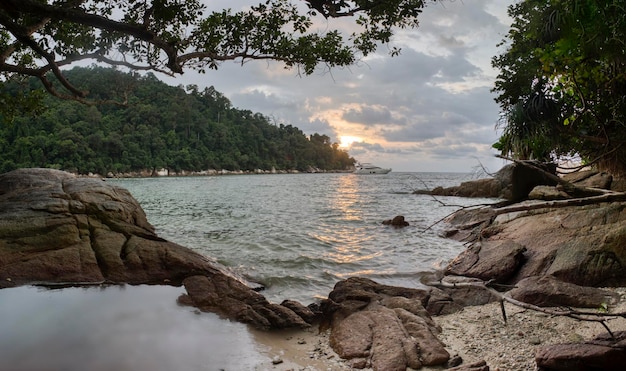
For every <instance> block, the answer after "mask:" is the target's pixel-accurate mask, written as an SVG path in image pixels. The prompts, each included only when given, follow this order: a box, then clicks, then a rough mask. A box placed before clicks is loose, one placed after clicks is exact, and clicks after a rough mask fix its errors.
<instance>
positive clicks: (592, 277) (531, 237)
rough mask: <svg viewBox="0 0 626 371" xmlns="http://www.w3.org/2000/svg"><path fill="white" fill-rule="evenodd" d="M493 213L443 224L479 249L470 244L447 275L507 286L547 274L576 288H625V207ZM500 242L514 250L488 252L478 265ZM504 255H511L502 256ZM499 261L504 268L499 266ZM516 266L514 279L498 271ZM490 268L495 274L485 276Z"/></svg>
mask: <svg viewBox="0 0 626 371" xmlns="http://www.w3.org/2000/svg"><path fill="white" fill-rule="evenodd" d="M526 204H528V205H531V204H532V203H531V202H527V203H526ZM524 205H525V203H520V204H518V205H517V206H520V207H522V206H524ZM494 213H495V210H494V209H493V208H486V209H484V210H478V211H476V214H475V215H472V212H471V211H469V210H464V211H461V212H460V215H459V216H452V217H450V218H448V219H446V221H447V222H449V223H452V226H453V227H457V228H458V229H459V230H462V232H459V233H458V234H459V235H463V236H464V238H465V240H466V241H480V242H476V243H479V244H480V245H479V246H476V245H472V246H471V247H470V249H468V250H467V251H464V252H463V253H462V254H461V255H460V256H459V257H457V259H455V261H453V263H451V265H450V267H449V269H450V270H449V273H450V274H464V273H470V274H472V277H479V278H481V277H482V278H484V279H491V278H496V277H497V279H498V280H499V281H502V280H503V279H504V281H503V283H508V284H514V283H516V282H518V281H520V280H522V279H524V278H527V277H532V276H543V275H552V276H554V277H556V278H558V279H559V280H561V281H563V282H570V283H575V284H577V285H581V286H592V287H599V286H619V285H626V270H625V269H624V268H623V267H625V266H626V249H624V248H623V246H625V245H626V202H610V203H597V204H591V205H585V206H567V207H559V208H544V209H539V210H533V211H528V212H524V211H515V212H511V213H503V214H500V215H498V216H495V214H494ZM468 221H469V223H467V224H459V223H466V222H468ZM455 238H456V237H455ZM505 241H513V242H514V245H512V246H513V247H512V248H506V246H503V247H505V248H504V249H501V250H500V251H498V250H494V251H490V254H492V255H493V258H492V259H491V260H490V261H491V263H488V264H487V263H486V260H485V261H484V262H482V263H480V261H481V260H483V259H484V258H483V256H482V255H483V254H485V253H486V252H487V251H489V250H491V249H490V247H491V248H493V247H494V246H498V245H500V244H505V243H506V242H505ZM519 246H523V247H524V248H526V251H525V252H523V255H522V258H523V259H521V260H520V261H518V260H516V259H517V258H516V255H515V251H517V252H518V253H519V252H520V250H517V249H518V248H519ZM485 248H487V249H488V250H485ZM507 252H508V253H510V254H511V255H508V256H507V255H506V253H507ZM498 254H500V255H498ZM498 256H499V257H498ZM517 257H519V256H517ZM500 258H502V259H504V260H503V261H505V262H506V264H501V263H500V262H499V261H498V259H500ZM517 263H519V266H517V268H516V269H514V274H513V275H512V276H510V277H508V278H506V275H507V274H506V271H504V270H503V269H502V266H504V265H506V266H509V267H512V266H514V265H515V264H517ZM491 266H492V267H493V269H494V271H493V272H492V273H489V270H490V269H492V268H491ZM478 268H481V269H478ZM477 272H482V273H483V274H480V275H479V274H477Z"/></svg>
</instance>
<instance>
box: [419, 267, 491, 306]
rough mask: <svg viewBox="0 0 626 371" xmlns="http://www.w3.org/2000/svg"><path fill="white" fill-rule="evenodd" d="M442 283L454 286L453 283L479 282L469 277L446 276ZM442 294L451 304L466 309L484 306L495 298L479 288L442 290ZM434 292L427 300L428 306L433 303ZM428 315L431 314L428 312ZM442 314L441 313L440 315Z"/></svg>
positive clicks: (464, 287) (465, 287) (461, 287)
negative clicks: (448, 298)
mask: <svg viewBox="0 0 626 371" xmlns="http://www.w3.org/2000/svg"><path fill="white" fill-rule="evenodd" d="M442 281H443V282H444V283H448V284H450V283H451V284H454V283H467V282H472V281H474V282H476V281H479V282H481V280H477V279H472V278H470V277H457V276H446V277H444V278H443V279H442ZM442 291H443V292H444V294H445V295H446V296H448V297H450V298H451V299H452V301H453V303H454V304H455V305H457V306H459V307H461V308H462V307H467V306H474V305H484V304H487V303H490V302H492V301H494V300H495V297H494V296H493V295H491V293H489V291H487V290H485V289H483V288H481V287H473V286H460V287H455V288H444V289H442ZM434 293H435V290H433V294H432V295H431V297H430V299H429V300H428V305H429V306H430V303H431V302H433V301H434V297H435V294H434ZM429 312H430V313H433V312H432V311H430V310H429ZM449 313H454V312H449ZM442 314H443V313H442Z"/></svg>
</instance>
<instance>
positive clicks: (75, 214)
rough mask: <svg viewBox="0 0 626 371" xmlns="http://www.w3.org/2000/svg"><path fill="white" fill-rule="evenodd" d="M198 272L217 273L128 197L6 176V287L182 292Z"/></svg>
mask: <svg viewBox="0 0 626 371" xmlns="http://www.w3.org/2000/svg"><path fill="white" fill-rule="evenodd" d="M200 272H207V273H209V274H213V273H216V272H219V268H217V267H215V266H213V265H212V264H211V263H210V262H209V260H208V259H206V258H205V257H203V256H201V255H199V254H197V253H195V252H193V251H192V250H190V249H187V248H185V247H183V246H180V245H177V244H175V243H172V242H168V241H165V240H163V239H162V238H160V237H158V236H157V235H156V233H155V232H154V228H153V227H152V225H150V224H149V223H148V221H147V220H146V216H145V214H144V212H143V210H142V209H141V207H140V206H139V204H138V203H137V201H136V200H135V199H134V198H133V197H132V196H131V195H130V193H129V192H128V191H126V190H125V189H122V188H120V187H117V186H114V185H111V184H109V183H106V182H104V181H102V180H99V179H86V178H77V177H75V176H73V175H71V174H69V173H65V172H62V171H57V170H52V169H20V170H16V171H12V172H9V173H5V174H2V175H0V287H6V286H12V285H21V284H28V283H34V282H43V283H67V282H75V283H98V282H102V281H107V282H113V283H116V282H118V283H131V284H162V283H169V284H180V283H181V282H182V280H183V279H184V278H185V277H187V276H188V275H190V274H197V273H200ZM9 279H10V281H9Z"/></svg>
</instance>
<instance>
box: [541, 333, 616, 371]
mask: <svg viewBox="0 0 626 371" xmlns="http://www.w3.org/2000/svg"><path fill="white" fill-rule="evenodd" d="M614 335H615V338H611V337H610V336H609V335H608V334H605V335H601V336H599V337H597V338H596V339H594V340H592V341H588V342H585V343H568V344H556V345H549V346H545V347H542V348H540V349H539V350H538V351H537V354H536V355H535V361H536V362H537V367H538V368H539V369H540V370H544V371H561V370H562V371H586V370H605V371H613V370H614V371H618V370H623V369H624V365H625V364H626V332H623V331H622V332H618V333H616V334H614Z"/></svg>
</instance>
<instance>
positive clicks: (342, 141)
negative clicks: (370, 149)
mask: <svg viewBox="0 0 626 371" xmlns="http://www.w3.org/2000/svg"><path fill="white" fill-rule="evenodd" d="M362 141H363V139H361V138H359V137H354V136H351V135H342V136H340V137H339V147H341V148H350V147H351V146H352V143H359V142H362Z"/></svg>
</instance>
